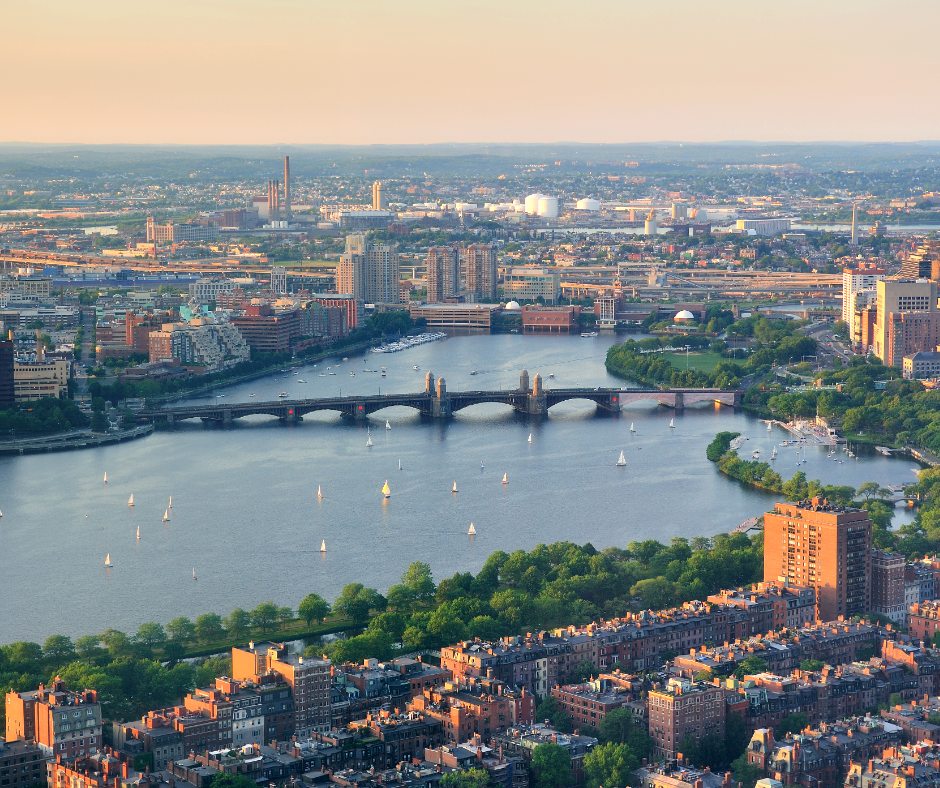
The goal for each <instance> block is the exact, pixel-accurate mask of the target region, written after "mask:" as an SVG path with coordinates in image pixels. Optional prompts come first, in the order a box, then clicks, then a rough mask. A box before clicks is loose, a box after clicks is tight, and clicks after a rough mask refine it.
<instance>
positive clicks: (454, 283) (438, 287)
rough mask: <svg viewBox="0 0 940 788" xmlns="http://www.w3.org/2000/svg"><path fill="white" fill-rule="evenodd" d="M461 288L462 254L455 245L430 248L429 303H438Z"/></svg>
mask: <svg viewBox="0 0 940 788" xmlns="http://www.w3.org/2000/svg"><path fill="white" fill-rule="evenodd" d="M458 290H460V255H459V253H458V251H457V247H455V246H432V247H431V248H430V249H428V297H427V302H428V303H429V304H438V303H440V302H441V301H443V300H444V299H446V298H450V297H451V296H453V295H454V294H455V293H456V292H457V291H458Z"/></svg>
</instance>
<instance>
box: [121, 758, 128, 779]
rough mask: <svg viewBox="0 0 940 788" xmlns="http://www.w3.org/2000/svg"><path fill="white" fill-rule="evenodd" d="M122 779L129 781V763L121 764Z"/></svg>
mask: <svg viewBox="0 0 940 788" xmlns="http://www.w3.org/2000/svg"><path fill="white" fill-rule="evenodd" d="M121 777H122V778H123V779H125V780H126V779H127V761H124V762H123V763H121Z"/></svg>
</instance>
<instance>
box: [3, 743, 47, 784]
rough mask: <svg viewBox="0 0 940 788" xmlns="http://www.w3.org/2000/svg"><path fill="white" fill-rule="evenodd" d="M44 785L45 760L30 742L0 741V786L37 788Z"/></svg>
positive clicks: (36, 745) (37, 748)
mask: <svg viewBox="0 0 940 788" xmlns="http://www.w3.org/2000/svg"><path fill="white" fill-rule="evenodd" d="M45 784H46V760H45V754H44V753H43V751H42V748H41V747H40V746H39V745H38V744H36V743H35V742H32V741H22V740H20V741H12V742H4V741H0V785H3V786H4V788H37V787H38V786H44V785H45Z"/></svg>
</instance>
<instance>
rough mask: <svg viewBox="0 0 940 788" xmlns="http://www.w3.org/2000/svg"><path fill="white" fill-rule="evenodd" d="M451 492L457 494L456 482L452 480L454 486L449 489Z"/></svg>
mask: <svg viewBox="0 0 940 788" xmlns="http://www.w3.org/2000/svg"><path fill="white" fill-rule="evenodd" d="M451 492H457V480H456V479H454V486H453V487H452V488H451Z"/></svg>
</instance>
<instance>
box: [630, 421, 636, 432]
mask: <svg viewBox="0 0 940 788" xmlns="http://www.w3.org/2000/svg"><path fill="white" fill-rule="evenodd" d="M630 432H636V430H635V429H633V422H632V421H631V422H630Z"/></svg>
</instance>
